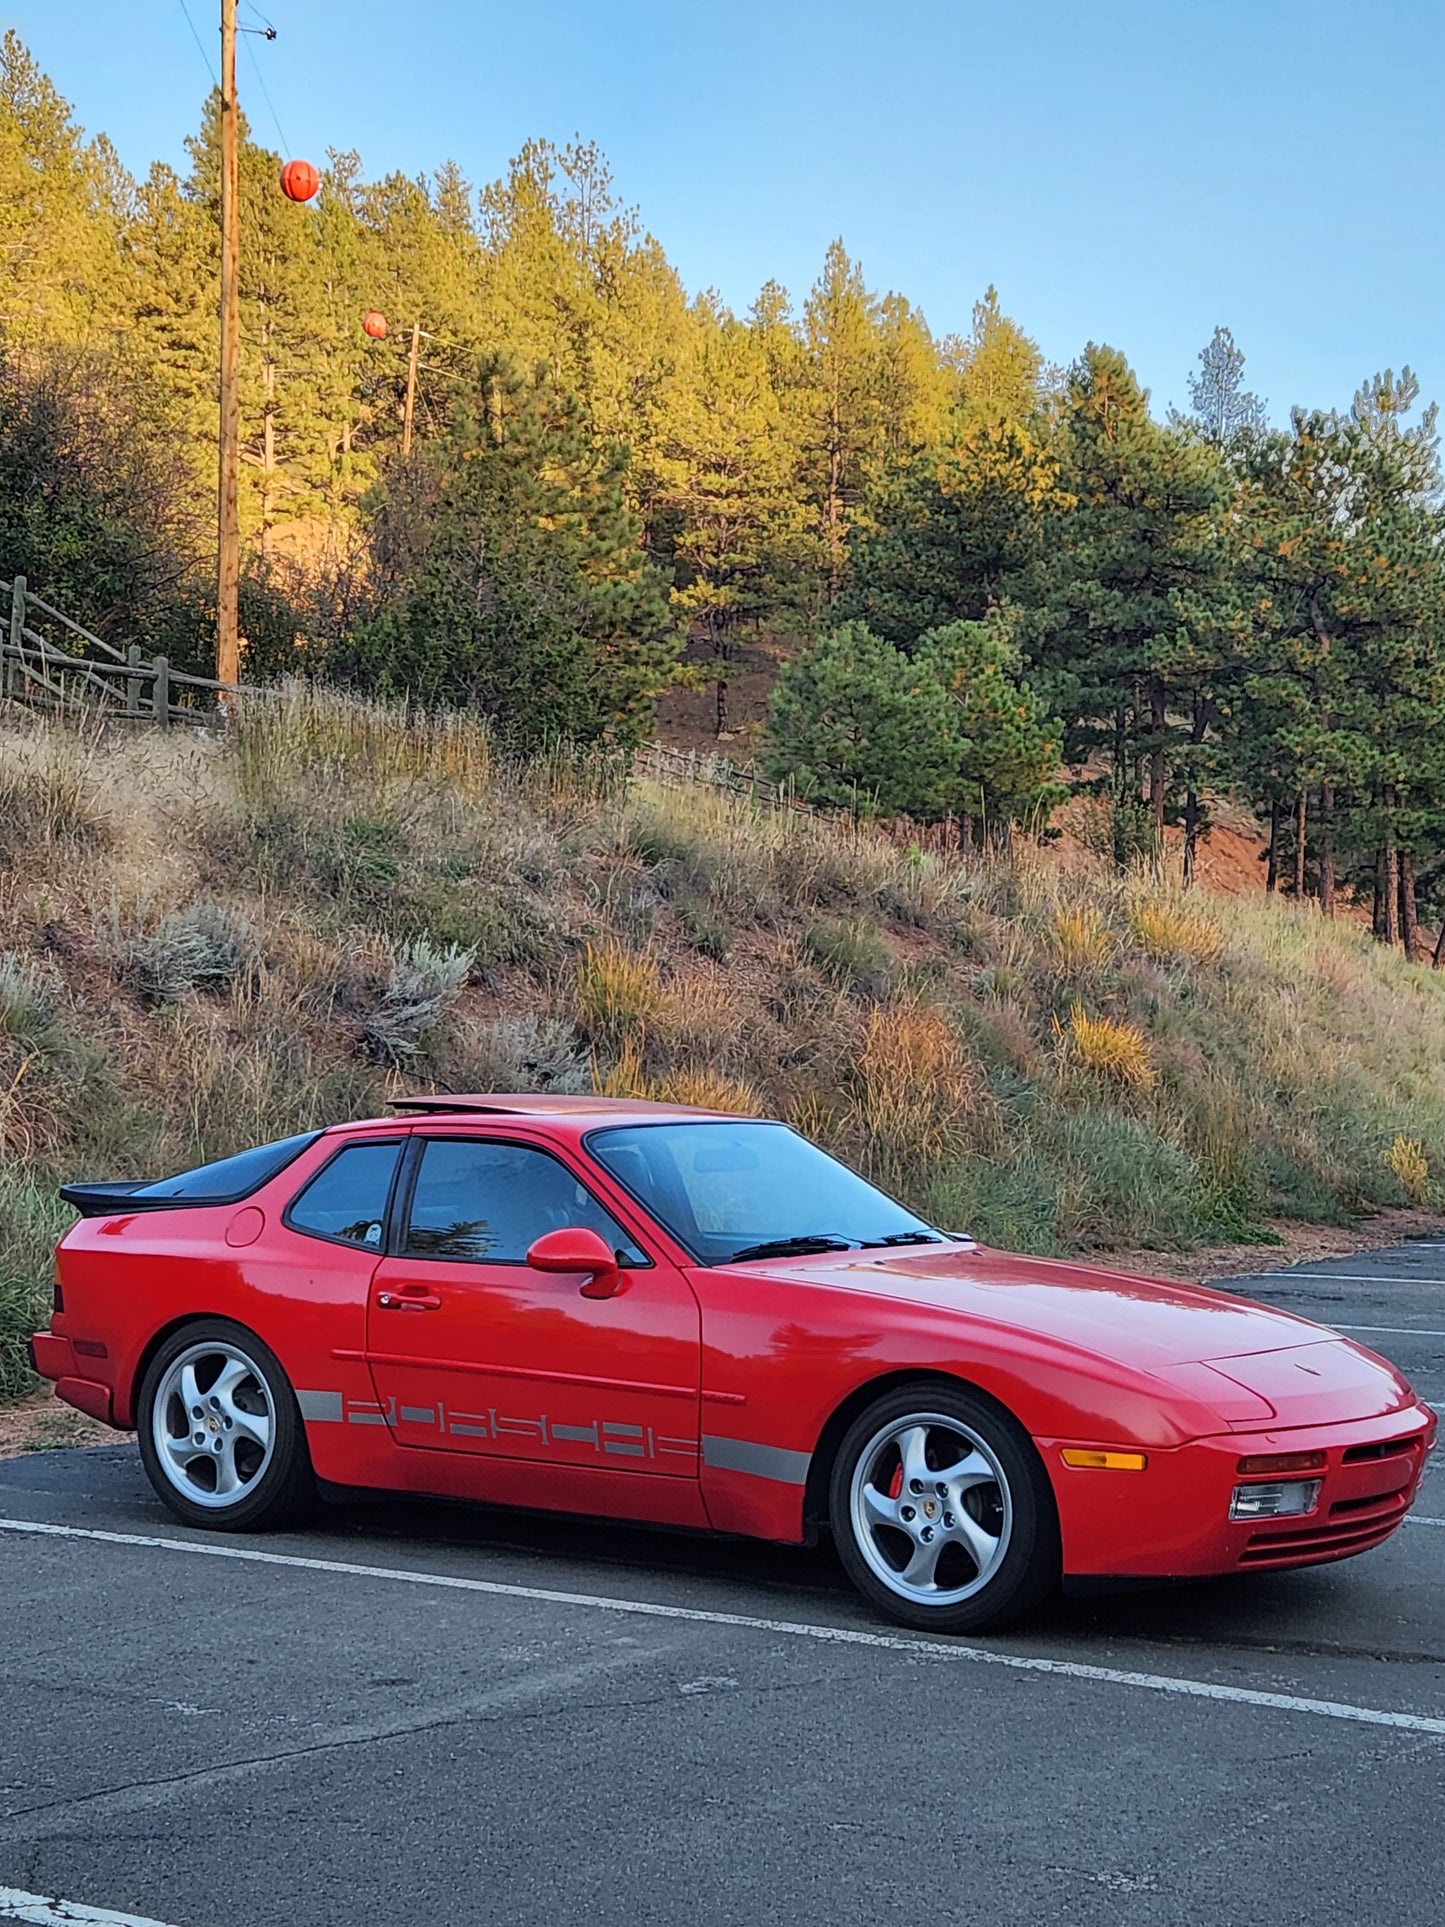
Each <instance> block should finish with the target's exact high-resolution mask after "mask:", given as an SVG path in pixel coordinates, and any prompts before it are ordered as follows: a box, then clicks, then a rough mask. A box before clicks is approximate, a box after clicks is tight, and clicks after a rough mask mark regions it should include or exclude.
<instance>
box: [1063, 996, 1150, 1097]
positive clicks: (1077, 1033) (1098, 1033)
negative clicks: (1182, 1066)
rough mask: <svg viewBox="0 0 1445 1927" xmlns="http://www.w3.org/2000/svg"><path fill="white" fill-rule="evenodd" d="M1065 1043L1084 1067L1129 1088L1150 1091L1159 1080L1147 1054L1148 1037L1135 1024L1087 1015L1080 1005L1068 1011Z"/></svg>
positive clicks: (1114, 1018)
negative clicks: (1066, 1041) (1066, 1040)
mask: <svg viewBox="0 0 1445 1927" xmlns="http://www.w3.org/2000/svg"><path fill="white" fill-rule="evenodd" d="M1068 1043H1069V1049H1070V1052H1071V1054H1072V1056H1073V1058H1074V1060H1075V1061H1076V1062H1077V1063H1079V1064H1082V1065H1083V1067H1084V1069H1085V1070H1088V1071H1093V1072H1094V1073H1095V1074H1096V1075H1097V1076H1099V1077H1105V1078H1109V1079H1111V1080H1112V1081H1113V1082H1114V1083H1116V1084H1122V1085H1124V1086H1125V1087H1126V1088H1127V1089H1129V1090H1133V1091H1148V1090H1152V1089H1153V1088H1154V1086H1155V1085H1156V1084H1157V1083H1158V1081H1159V1073H1158V1072H1157V1071H1156V1070H1155V1068H1154V1065H1153V1063H1152V1062H1151V1061H1150V1056H1149V1040H1148V1038H1147V1037H1146V1036H1145V1035H1144V1033H1143V1031H1142V1030H1140V1029H1139V1027H1138V1025H1137V1024H1126V1023H1124V1022H1122V1021H1121V1020H1120V1019H1119V1018H1117V1017H1091V1016H1090V1015H1089V1014H1088V1012H1087V1011H1086V1010H1085V1009H1084V1007H1083V1005H1082V1004H1075V1005H1074V1007H1073V1010H1072V1011H1071V1012H1070V1013H1069V1029H1068Z"/></svg>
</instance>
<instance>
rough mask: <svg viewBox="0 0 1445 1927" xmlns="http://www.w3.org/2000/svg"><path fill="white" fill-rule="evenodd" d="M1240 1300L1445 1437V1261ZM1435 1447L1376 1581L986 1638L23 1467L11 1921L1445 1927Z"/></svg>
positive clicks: (116, 1472)
mask: <svg viewBox="0 0 1445 1927" xmlns="http://www.w3.org/2000/svg"><path fill="white" fill-rule="evenodd" d="M1230 1288H1231V1289H1235V1290H1240V1291H1243V1292H1245V1293H1247V1294H1250V1295H1253V1296H1256V1297H1259V1298H1265V1299H1268V1300H1269V1301H1270V1302H1272V1303H1275V1304H1280V1305H1285V1306H1288V1307H1289V1308H1290V1309H1291V1310H1295V1311H1299V1312H1301V1313H1303V1314H1305V1315H1307V1316H1311V1317H1318V1318H1319V1319H1321V1320H1322V1321H1323V1322H1327V1323H1330V1324H1333V1325H1336V1326H1337V1327H1338V1328H1339V1329H1341V1330H1344V1331H1346V1332H1348V1333H1349V1334H1350V1335H1351V1336H1357V1337H1359V1338H1360V1339H1362V1340H1363V1341H1364V1342H1365V1343H1366V1344H1369V1345H1371V1346H1373V1347H1374V1348H1375V1349H1377V1350H1379V1351H1382V1352H1384V1353H1385V1354H1386V1355H1387V1356H1389V1357H1391V1358H1393V1359H1395V1360H1396V1361H1397V1362H1398V1363H1399V1364H1400V1365H1401V1366H1402V1367H1403V1368H1404V1370H1405V1371H1406V1373H1407V1374H1408V1375H1409V1376H1410V1377H1411V1379H1412V1380H1413V1381H1414V1383H1415V1385H1416V1387H1417V1389H1418V1390H1419V1391H1420V1392H1421V1393H1422V1394H1423V1395H1424V1396H1425V1397H1426V1398H1427V1399H1430V1400H1432V1401H1433V1402H1435V1403H1437V1404H1439V1405H1440V1406H1441V1407H1442V1409H1445V1243H1420V1244H1411V1245H1406V1246H1402V1247H1400V1248H1398V1249H1396V1250H1393V1251H1387V1252H1380V1253H1375V1254H1371V1255H1369V1256H1360V1255H1356V1256H1353V1257H1351V1258H1348V1259H1338V1260H1334V1261H1330V1262H1326V1263H1316V1264H1312V1265H1309V1266H1306V1267H1303V1268H1301V1269H1298V1270H1294V1271H1289V1272H1281V1273H1276V1274H1275V1275H1273V1276H1270V1277H1260V1278H1257V1279H1236V1280H1234V1281H1232V1283H1231V1286H1230ZM1442 1457H1445V1454H1437V1455H1436V1460H1437V1462H1436V1463H1435V1464H1433V1465H1432V1467H1431V1469H1430V1470H1429V1471H1428V1472H1427V1474H1426V1481H1425V1486H1424V1491H1423V1493H1422V1496H1421V1498H1420V1500H1419V1501H1418V1502H1417V1506H1416V1516H1415V1518H1413V1519H1412V1521H1411V1522H1410V1523H1409V1524H1407V1525H1406V1527H1405V1528H1404V1529H1403V1531H1401V1532H1400V1533H1399V1534H1398V1535H1397V1536H1396V1538H1395V1539H1394V1540H1393V1541H1392V1542H1391V1543H1390V1544H1389V1545H1388V1546H1386V1547H1383V1548H1382V1549H1381V1550H1379V1551H1377V1552H1374V1553H1370V1554H1367V1555H1365V1556H1364V1557H1362V1558H1360V1559H1357V1560H1352V1561H1347V1562H1345V1563H1344V1564H1342V1565H1338V1566H1331V1567H1325V1568H1323V1569H1319V1570H1316V1571H1314V1572H1308V1573H1294V1574H1275V1575H1266V1574H1256V1575H1250V1576H1248V1577H1245V1578H1240V1579H1236V1580H1231V1581H1228V1582H1218V1583H1212V1584H1209V1585H1201V1586H1191V1587H1187V1588H1176V1589H1170V1590H1165V1591H1160V1592H1155V1593H1148V1594H1137V1593H1136V1594H1132V1595H1125V1596H1123V1597H1114V1598H1108V1599H1093V1600H1088V1601H1072V1602H1069V1601H1061V1602H1059V1603H1058V1604H1057V1605H1055V1606H1054V1607H1052V1608H1050V1610H1049V1611H1048V1612H1047V1613H1046V1615H1045V1616H1043V1617H1042V1618H1040V1619H1039V1620H1037V1621H1035V1622H1034V1623H1032V1624H1031V1625H1030V1626H1029V1627H1028V1628H1027V1629H1026V1630H1023V1631H1020V1632H1017V1633H1014V1634H1010V1635H1008V1636H1007V1637H1004V1638H1000V1639H997V1640H994V1641H989V1642H981V1645H980V1646H979V1647H962V1648H957V1647H951V1646H949V1645H948V1644H947V1643H946V1642H928V1641H922V1640H916V1639H914V1638H912V1637H911V1636H910V1635H907V1634H904V1633H894V1632H891V1631H890V1630H889V1629H888V1628H887V1627H885V1626H883V1625H881V1624H880V1623H879V1622H878V1621H876V1620H875V1619H873V1618H872V1617H870V1615H869V1614H868V1612H867V1611H866V1610H865V1609H864V1608H863V1606H862V1605H861V1604H860V1602H858V1601H857V1600H856V1599H855V1598H854V1596H853V1595H852V1593H851V1592H850V1591H849V1590H848V1588H847V1586H846V1584H845V1583H844V1581H843V1580H842V1578H841V1576H840V1574H839V1572H838V1570H837V1567H836V1565H835V1564H834V1562H833V1560H832V1559H831V1557H830V1556H829V1555H827V1554H824V1553H818V1554H808V1555H804V1554H801V1553H793V1552H784V1551H780V1550H776V1549H768V1548H750V1547H746V1546H738V1545H734V1544H719V1543H707V1542H702V1541H697V1540H689V1539H683V1538H675V1537H667V1536H664V1535H661V1534H650V1533H643V1532H636V1531H631V1530H624V1529H618V1528H601V1527H597V1528H591V1527H589V1528H582V1527H578V1526H575V1525H571V1524H567V1523H562V1522H557V1521H552V1520H537V1519H526V1518H521V1517H518V1516H517V1515H512V1514H506V1515H501V1514H490V1515H483V1514H474V1513H466V1512H463V1511H460V1510H455V1509H450V1508H443V1507H421V1506H416V1505H407V1506H396V1505H386V1506H382V1505H373V1506H368V1507H366V1508H364V1509H361V1510H356V1511H352V1510H338V1511H336V1512H334V1513H331V1514H328V1516H327V1517H326V1519H325V1521H324V1522H323V1523H322V1524H321V1525H320V1526H319V1527H317V1528H316V1529H314V1530H311V1531H308V1532H306V1533H304V1534H296V1535H289V1536H282V1537H275V1536H271V1537H267V1538H264V1539H262V1538H254V1539H241V1540H229V1539H228V1540H218V1539H214V1538H208V1537H206V1535H203V1534H192V1533H190V1532H188V1531H187V1530H185V1529H184V1528H182V1527H180V1526H178V1525H176V1524H175V1523H174V1522H173V1521H172V1520H171V1519H170V1516H169V1514H167V1513H165V1512H164V1511H163V1509H162V1508H161V1507H160V1506H159V1504H158V1503H157V1502H156V1501H155V1499H154V1498H153V1497H152V1496H151V1494H150V1491H149V1488H148V1487H147V1485H146V1483H145V1481H144V1478H143V1476H142V1474H141V1471H140V1466H139V1463H138V1461H137V1459H136V1457H135V1454H134V1451H133V1450H132V1449H130V1448H125V1449H116V1450H111V1449H108V1448H101V1449H98V1450H90V1451H70V1452H49V1453H42V1454H37V1455H34V1456H31V1457H29V1458H25V1459H20V1460H16V1461H12V1462H9V1463H6V1464H0V1515H3V1517H4V1518H5V1519H7V1520H10V1521H19V1522H33V1523H37V1524H40V1525H49V1526H56V1527H64V1528H66V1529H67V1530H66V1531H64V1532H58V1533H33V1532H27V1531H17V1530H14V1529H4V1530H0V1610H3V1615H4V1623H3V1638H4V1646H3V1652H4V1666H3V1679H0V1919H7V1918H8V1919H30V1920H34V1921H61V1920H71V1919H85V1918H96V1916H94V1915H88V1914H85V1913H83V1912H82V1913H74V1914H73V1913H71V1912H69V1911H64V1910H57V1909H56V1908H55V1907H54V1906H49V1907H47V1906H45V1905H42V1904H41V1903H40V1902H39V1901H37V1900H36V1899H34V1898H33V1897H36V1896H47V1897H48V1896H62V1897H64V1898H65V1899H66V1900H67V1901H68V1902H70V1903H75V1904H76V1905H77V1906H81V1907H89V1908H97V1909H114V1910H117V1911H118V1912H119V1913H120V1914H122V1915H125V1916H139V1917H141V1918H143V1919H144V1920H146V1921H148V1922H162V1923H166V1924H167V1927H272V1924H273V1923H283V1922H284V1923H286V1927H333V1923H334V1927H354V1924H355V1923H357V1922H360V1921H366V1922H386V1923H398V1924H399V1927H401V1924H404V1927H423V1924H425V1927H481V1923H488V1924H490V1923H506V1927H532V1924H533V1923H536V1927H543V1924H544V1923H545V1927H574V1924H576V1927H612V1923H627V1924H628V1927H648V1924H650V1923H654V1922H657V1923H661V1922H666V1923H673V1922H684V1921H685V1922H687V1923H689V1927H692V1924H693V1923H704V1924H706V1923H738V1924H739V1927H742V1924H743V1923H748V1924H749V1927H750V1924H751V1923H754V1922H769V1923H771V1922H778V1923H789V1924H792V1923H798V1924H800V1927H801V1924H802V1923H808V1924H810V1927H811V1924H812V1923H820V1924H821V1923H828V1927H838V1924H841V1923H853V1922H858V1923H868V1924H869V1927H873V1923H895V1922H896V1923H900V1927H901V1923H904V1922H907V1923H910V1927H919V1924H920V1923H923V1924H924V1927H928V1924H930V1923H945V1922H946V1923H969V1924H970V1927H974V1924H977V1927H1014V1924H1015V1923H1017V1924H1018V1927H1044V1924H1045V1923H1055V1922H1056V1923H1059V1924H1060V1927H1092V1923H1095V1922H1099V1923H1103V1922H1109V1923H1111V1927H1133V1924H1134V1923H1147V1924H1148V1927H1175V1924H1176V1923H1177V1927H1255V1924H1256V1923H1261V1922H1271V1923H1291V1927H1293V1924H1294V1923H1308V1924H1309V1927H1329V1924H1330V1923H1336V1922H1339V1923H1346V1922H1348V1923H1350V1927H1359V1923H1362V1922H1369V1923H1373V1922H1375V1921H1386V1920H1388V1921H1389V1922H1390V1923H1391V1927H1414V1923H1417V1922H1418V1923H1421V1924H1422V1927H1423V1923H1426V1922H1430V1923H1432V1927H1433V1923H1436V1922H1438V1920H1439V1918H1440V1912H1441V1900H1440V1895H1441V1890H1442V1887H1445V1845H1442V1828H1441V1820H1442V1814H1445V1586H1442V1580H1445V1465H1442V1464H1441V1463H1439V1461H1440V1459H1441V1458H1442ZM1432 1521H1433V1523H1432ZM86 1533H97V1534H109V1535H114V1536H112V1537H86V1536H83V1535H84V1534H86ZM187 1547H193V1548H196V1550H195V1551H187V1550H186V1548H187ZM237 1553H239V1554H240V1555H242V1556H240V1557H235V1556H220V1555H225V1554H237ZM257 1555H261V1556H260V1557H258V1556H257ZM267 1555H271V1556H270V1557H268V1556H267ZM1014 1662H1018V1663H1014ZM7 1887H8V1888H10V1889H14V1890H18V1891H19V1893H20V1894H22V1895H29V1896H31V1897H32V1899H30V1900H29V1901H22V1900H20V1899H16V1898H14V1897H13V1896H12V1897H11V1898H10V1899H9V1900H8V1901H7V1899H6V1896H5V1889H6V1888H7ZM27 1910H28V1911H27ZM100 1917H101V1918H105V1919H110V1920H114V1918H115V1914H109V1915H103V1916H100Z"/></svg>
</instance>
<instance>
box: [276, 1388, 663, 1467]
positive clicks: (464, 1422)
mask: <svg viewBox="0 0 1445 1927" xmlns="http://www.w3.org/2000/svg"><path fill="white" fill-rule="evenodd" d="M296 1403H297V1405H298V1406H299V1407H300V1408H301V1416H302V1418H303V1419H305V1420H306V1422H307V1423H308V1424H312V1425H315V1424H334V1423H337V1422H342V1423H345V1424H347V1425H386V1426H390V1427H392V1428H393V1429H394V1428H395V1427H396V1426H397V1425H398V1424H401V1425H407V1426H413V1427H422V1426H435V1427H436V1429H437V1431H438V1432H439V1433H440V1432H446V1433H448V1434H449V1435H450V1436H451V1437H453V1438H468V1439H493V1440H496V1441H502V1440H509V1439H521V1440H526V1441H527V1442H528V1443H531V1444H536V1445H541V1446H543V1447H547V1446H551V1447H554V1448H555V1447H557V1446H562V1445H590V1446H591V1447H592V1449H593V1451H594V1452H597V1453H600V1454H605V1455H607V1456H610V1457H612V1458H621V1459H656V1458H685V1459H693V1460H695V1459H696V1458H697V1452H698V1441H697V1440H696V1439H695V1438H681V1437H674V1436H672V1435H671V1434H669V1433H664V1432H658V1431H656V1430H655V1429H654V1428H653V1427H652V1426H650V1425H649V1426H646V1427H644V1426H641V1425H629V1424H627V1423H625V1422H624V1421H622V1420H621V1419H602V1418H599V1419H593V1420H592V1421H591V1423H590V1424H588V1425H563V1424H560V1423H559V1422H558V1421H557V1420H555V1419H551V1418H549V1417H548V1416H547V1414H546V1413H545V1412H541V1413H538V1415H537V1416H536V1417H535V1418H523V1417H518V1416H514V1415H513V1414H511V1413H507V1412H499V1411H498V1410H497V1408H496V1407H495V1406H488V1408H487V1409H486V1411H484V1412H457V1411H453V1410H452V1408H451V1407H450V1406H448V1405H445V1404H443V1403H442V1401H441V1400H438V1401H437V1403H436V1404H435V1405H399V1404H398V1402H397V1401H396V1400H395V1399H391V1400H389V1401H388V1403H387V1404H386V1405H385V1406H384V1407H383V1406H381V1405H376V1404H373V1403H371V1402H370V1401H369V1400H366V1399H356V1398H343V1397H342V1395H341V1393H340V1392H298V1393H297V1394H296Z"/></svg>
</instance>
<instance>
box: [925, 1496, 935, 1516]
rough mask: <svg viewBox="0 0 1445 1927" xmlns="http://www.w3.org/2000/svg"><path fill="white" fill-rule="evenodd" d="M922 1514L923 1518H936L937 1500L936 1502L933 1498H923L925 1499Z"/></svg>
mask: <svg viewBox="0 0 1445 1927" xmlns="http://www.w3.org/2000/svg"><path fill="white" fill-rule="evenodd" d="M923 1516H924V1518H925V1519H935V1518H937V1516H938V1502H937V1500H935V1499H925V1500H924V1501H923Z"/></svg>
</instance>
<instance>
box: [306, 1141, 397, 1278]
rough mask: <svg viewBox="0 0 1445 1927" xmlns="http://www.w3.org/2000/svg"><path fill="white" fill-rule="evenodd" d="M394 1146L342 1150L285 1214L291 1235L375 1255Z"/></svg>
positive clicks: (393, 1169) (393, 1168) (393, 1167)
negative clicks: (360, 1248) (333, 1242)
mask: <svg viewBox="0 0 1445 1927" xmlns="http://www.w3.org/2000/svg"><path fill="white" fill-rule="evenodd" d="M400 1156H401V1144H400V1142H399V1141H398V1142H394V1143H391V1144H348V1145H347V1146H346V1148H345V1149H344V1150H342V1151H338V1152H337V1154H336V1156H335V1157H334V1158H332V1160H331V1162H330V1163H329V1164H326V1165H323V1166H322V1168H321V1169H320V1170H319V1171H318V1172H317V1174H316V1176H315V1177H314V1178H313V1179H312V1180H311V1182H310V1183H309V1184H308V1185H307V1186H306V1187H305V1188H304V1189H303V1190H302V1191H301V1193H300V1194H299V1195H298V1196H297V1198H296V1199H295V1200H294V1201H293V1203H292V1205H291V1207H290V1209H289V1210H288V1211H287V1213H286V1222H287V1224H289V1225H290V1227H291V1229H292V1230H293V1231H304V1232H306V1233H307V1234H308V1235H309V1236H311V1237H313V1238H334V1239H335V1240H336V1241H337V1242H338V1243H340V1244H348V1245H364V1246H365V1247H366V1249H367V1250H368V1251H380V1250H381V1240H382V1231H383V1227H384V1226H385V1223H386V1201H387V1198H388V1197H389V1196H390V1193H391V1181H392V1178H393V1176H394V1175H395V1173H396V1161H397V1159H398V1158H399V1157H400Z"/></svg>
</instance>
